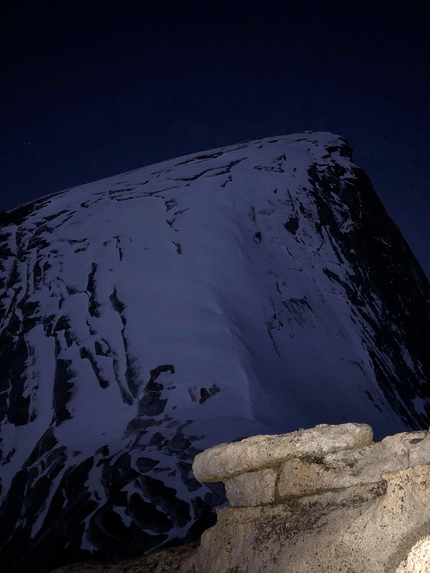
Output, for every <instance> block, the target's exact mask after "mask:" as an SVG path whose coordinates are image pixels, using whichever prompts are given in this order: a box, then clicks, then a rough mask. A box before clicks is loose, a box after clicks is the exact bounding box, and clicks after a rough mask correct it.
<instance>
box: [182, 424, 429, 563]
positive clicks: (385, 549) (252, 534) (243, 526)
mask: <svg viewBox="0 0 430 573" xmlns="http://www.w3.org/2000/svg"><path fill="white" fill-rule="evenodd" d="M193 471H194V474H195V476H196V478H197V479H198V480H199V481H202V482H216V481H223V482H224V483H225V486H226V492H227V497H228V499H229V501H230V507H225V508H222V509H220V510H218V522H217V524H216V526H214V527H212V528H211V529H209V530H207V531H206V532H205V533H204V534H203V536H202V540H201V546H200V548H199V549H198V551H197V552H196V553H195V554H194V555H193V556H192V557H191V558H189V559H187V560H186V561H185V562H184V563H183V565H182V569H181V572H182V573H189V572H191V571H192V572H194V573H232V572H235V573H262V572H263V571H267V572H270V573H278V572H279V573H281V572H282V573H285V572H287V571H288V573H311V572H314V571H318V572H320V573H324V572H325V573H334V572H341V571H342V572H348V573H369V572H372V573H412V572H413V573H424V572H428V571H430V559H429V553H428V551H429V546H430V542H429V539H430V538H429V537H427V538H426V537H425V536H426V535H427V536H428V535H429V534H430V434H429V432H428V431H419V432H411V433H400V434H396V435H394V436H389V437H387V438H385V439H384V440H382V441H381V442H379V443H374V442H373V441H372V429H371V428H370V426H367V425H364V424H342V425H338V426H329V425H320V426H317V427H315V428H313V429H310V430H299V431H297V432H293V433H290V434H284V435H279V436H256V437H252V438H247V439H245V440H242V441H240V442H235V443H229V444H221V445H219V446H215V447H214V448H211V449H209V450H206V451H205V452H203V453H201V454H199V455H198V456H197V457H196V459H195V461H194V465H193ZM413 546H414V547H413Z"/></svg>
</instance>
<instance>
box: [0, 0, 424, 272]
mask: <svg viewBox="0 0 430 573" xmlns="http://www.w3.org/2000/svg"><path fill="white" fill-rule="evenodd" d="M429 10H430V8H429V7H428V0H423V1H420V0H402V1H395V0H394V1H391V2H385V1H384V0H373V1H372V2H367V1H366V0H356V1H355V0H342V1H341V0H282V1H280V0H261V1H260V0H156V1H153V0H85V1H83V0H3V2H2V11H1V14H2V16H1V20H0V149H1V155H0V210H6V209H10V208H12V207H14V206H16V205H18V204H20V203H23V202H27V201H31V200H33V199H36V198H38V197H41V196H43V195H46V194H50V193H53V192H56V191H60V190H61V189H64V188H68V187H72V186H75V185H79V184H81V183H87V182H90V181H94V180H97V179H101V178H103V177H108V176H110V175H115V174H119V173H122V172H124V171H128V170H131V169H136V168H139V167H143V166H144V165H148V164H152V163H156V162H158V161H162V160H164V159H169V158H172V157H176V156H180V155H184V154H187V153H192V152H196V151H203V150H205V149H210V148H214V147H219V146H222V145H226V144H233V143H236V142H239V141H244V140H249V139H257V138H261V137H268V136H273V135H284V134H288V133H293V132H296V131H303V130H319V131H322V130H324V131H331V132H334V133H337V134H340V135H342V136H344V137H346V138H347V139H348V141H349V143H350V145H351V146H352V147H353V148H354V150H355V153H354V159H355V162H356V163H357V164H358V165H360V166H361V167H363V168H364V169H365V170H366V171H367V173H368V174H369V175H370V177H371V179H372V181H373V184H374V186H375V189H376V191H377V193H378V194H379V196H380V198H381V199H382V201H383V203H384V205H385V207H386V209H387V211H388V213H389V214H390V216H391V217H392V218H393V219H394V221H395V222H396V223H397V225H398V226H399V227H400V229H401V231H402V233H403V235H404V236H405V238H406V239H407V241H408V242H409V244H410V246H411V247H412V250H413V251H414V253H415V255H416V256H417V258H418V259H419V261H420V262H421V264H422V266H423V268H424V270H425V271H426V273H427V275H428V276H429V277H430V249H429V244H430V225H429V224H428V219H429V215H430V181H429V176H428V167H429V166H430V138H429V133H430V121H429V119H430V117H429V115H430V112H429V110H430V33H429V29H430V12H429Z"/></svg>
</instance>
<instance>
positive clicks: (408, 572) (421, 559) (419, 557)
mask: <svg viewBox="0 0 430 573" xmlns="http://www.w3.org/2000/svg"><path fill="white" fill-rule="evenodd" d="M428 571H430V535H427V536H426V537H424V538H423V539H420V540H419V541H417V542H416V543H415V545H414V546H413V547H412V549H411V551H410V553H409V555H408V557H407V558H406V559H405V560H404V561H402V563H401V564H400V566H399V568H398V569H397V570H396V573H428Z"/></svg>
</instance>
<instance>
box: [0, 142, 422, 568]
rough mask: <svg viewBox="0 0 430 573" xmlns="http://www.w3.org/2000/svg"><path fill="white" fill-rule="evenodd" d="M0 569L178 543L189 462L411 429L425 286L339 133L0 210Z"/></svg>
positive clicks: (190, 522)
mask: <svg viewBox="0 0 430 573" xmlns="http://www.w3.org/2000/svg"><path fill="white" fill-rule="evenodd" d="M0 225H1V229H0V232H1V235H0V245H1V259H0V320H1V322H0V324H1V330H0V348H1V357H0V421H1V426H0V437H1V444H0V449H1V465H0V477H1V507H0V547H2V550H1V553H0V555H1V557H0V569H1V570H3V571H8V572H10V573H26V572H28V571H31V572H32V573H42V572H46V571H49V570H50V569H53V568H54V567H57V566H60V565H62V564H67V563H70V562H73V561H77V560H86V559H88V558H90V557H91V556H93V557H97V558H104V559H107V560H116V559H119V558H123V557H128V556H132V555H136V554H139V553H143V552H145V551H149V550H151V549H154V548H157V547H158V548H159V547H162V546H163V545H166V544H169V543H170V544H171V543H175V542H177V541H178V540H180V539H181V540H185V541H190V540H193V539H195V538H197V537H198V536H199V534H200V533H201V531H202V530H203V529H205V528H206V527H208V526H209V525H210V524H212V523H213V522H214V515H213V512H212V511H211V508H213V507H214V506H216V505H218V504H220V503H222V502H223V500H224V499H225V498H224V494H223V491H222V488H221V487H218V486H217V484H214V485H212V486H211V489H210V488H209V486H206V485H205V486H203V485H201V484H200V483H199V482H197V481H196V480H195V479H194V477H193V474H192V472H191V464H192V461H193V459H194V457H195V455H196V453H198V452H200V451H202V450H203V449H205V448H207V447H210V446H213V445H214V444H217V443H220V442H224V441H233V440H236V439H239V438H243V437H246V436H250V435H255V434H273V433H283V432H289V431H293V430H296V429H298V428H299V427H312V426H314V425H316V424H319V423H330V424H339V423H342V422H346V421H352V422H360V423H368V424H370V425H372V426H373V428H374V429H375V432H376V436H379V437H383V436H385V435H387V434H392V433H396V432H400V431H404V430H411V429H412V430H414V429H420V428H424V427H428V426H429V422H430V352H428V348H429V344H430V306H429V302H430V285H429V283H428V281H427V279H426V277H425V275H424V273H423V271H422V270H421V268H420V266H419V264H418V263H417V261H416V259H415V258H414V256H413V255H412V253H411V251H410V249H409V247H408V245H407V244H406V243H405V241H404V239H403V238H402V236H401V233H400V232H399V230H398V229H397V227H396V226H395V225H394V223H393V222H392V221H391V220H390V218H389V217H388V216H387V214H386V212H385V210H384V208H383V206H382V204H381V203H380V201H379V199H378V197H377V195H376V194H375V192H374V190H373V188H372V185H371V183H370V181H369V179H368V177H367V176H366V174H365V173H364V172H363V171H362V170H361V169H359V168H358V167H357V166H356V165H355V164H354V163H353V162H352V159H351V149H350V147H349V146H348V144H347V143H346V141H345V140H344V139H343V138H341V137H338V136H335V135H332V134H329V133H321V132H315V133H314V132H306V133H301V134H294V135H290V136H284V137H277V138H268V139H263V140H259V141H252V142H247V143H242V144H238V145H235V146H230V147H224V148H221V149H217V150H213V151H208V152H205V153H200V154H196V155H192V156H191V155H190V156H187V157H183V158H179V159H174V160H170V161H166V162H163V163H160V164H158V165H155V166H150V167H145V168H143V169H138V170H136V171H132V172H129V173H125V174H123V175H119V176H116V177H110V178H108V179H104V180H102V181H98V182H95V183H91V184H88V185H83V186H80V187H76V188H73V189H69V190H66V191H63V192H60V193H57V194H55V195H52V196H48V197H44V198H42V199H40V200H38V201H35V202H33V203H30V204H27V205H23V206H22V207H19V208H17V209H13V210H11V211H8V212H5V213H2V214H1V215H0Z"/></svg>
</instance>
